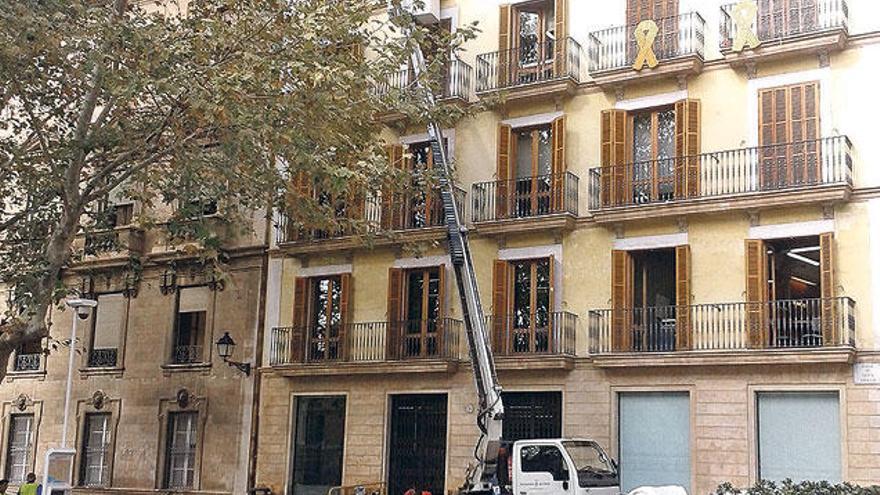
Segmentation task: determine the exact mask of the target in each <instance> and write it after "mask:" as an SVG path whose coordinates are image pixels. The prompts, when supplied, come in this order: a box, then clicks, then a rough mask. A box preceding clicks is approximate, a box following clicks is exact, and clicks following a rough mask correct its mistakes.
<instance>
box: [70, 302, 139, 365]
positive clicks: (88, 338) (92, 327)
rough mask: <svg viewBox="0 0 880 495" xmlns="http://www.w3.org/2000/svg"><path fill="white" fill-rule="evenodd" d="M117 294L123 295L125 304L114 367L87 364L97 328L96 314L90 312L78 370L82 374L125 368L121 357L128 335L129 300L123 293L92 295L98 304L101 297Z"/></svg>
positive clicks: (123, 353)
mask: <svg viewBox="0 0 880 495" xmlns="http://www.w3.org/2000/svg"><path fill="white" fill-rule="evenodd" d="M117 294H120V295H123V298H124V299H125V304H124V316H123V318H122V325H121V327H120V328H119V337H118V338H119V340H118V343H117V345H116V365H114V366H91V365H90V364H89V363H90V356H91V353H92V351H93V350H94V344H95V335H96V332H97V330H98V327H97V325H98V314H97V311H92V312H91V313H90V315H89V319H88V322H89V326H88V330H87V332H86V335H85V336H84V337H85V338H84V344H85V350H86V352H84V353H83V356H82V364H81V368H80V372H82V373H90V372H91V373H95V372H101V371H107V370H122V369H123V368H124V367H125V366H124V364H123V357H124V356H125V341H126V336H127V334H128V322H129V316H130V315H131V298H129V297H125V295H124V292H123V291H108V292H99V293H96V294H94V298H95V300H96V301H99V302H100V298H101V297H102V296H109V295H117Z"/></svg>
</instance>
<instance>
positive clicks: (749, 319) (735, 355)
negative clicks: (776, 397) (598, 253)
mask: <svg viewBox="0 0 880 495" xmlns="http://www.w3.org/2000/svg"><path fill="white" fill-rule="evenodd" d="M589 318H590V321H589V335H590V354H591V355H593V358H594V361H595V362H596V364H597V365H598V366H608V367H618V366H628V365H629V366H631V365H633V364H642V365H650V366H675V365H705V364H764V363H767V364H775V363H798V364H803V363H809V362H850V361H851V359H852V355H853V352H854V347H855V331H856V323H855V302H854V301H853V300H852V299H850V298H848V297H838V298H833V299H794V300H777V301H770V302H764V303H747V302H735V303H720V304H700V305H693V306H658V307H645V308H637V309H620V310H614V309H603V310H595V311H590V314H589Z"/></svg>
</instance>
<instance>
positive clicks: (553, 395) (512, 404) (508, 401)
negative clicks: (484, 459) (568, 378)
mask: <svg viewBox="0 0 880 495" xmlns="http://www.w3.org/2000/svg"><path fill="white" fill-rule="evenodd" d="M501 400H502V402H504V427H503V431H502V433H501V437H502V438H503V439H504V440H506V441H510V442H515V441H517V440H530V439H536V438H559V437H561V436H562V392H504V393H502V395H501Z"/></svg>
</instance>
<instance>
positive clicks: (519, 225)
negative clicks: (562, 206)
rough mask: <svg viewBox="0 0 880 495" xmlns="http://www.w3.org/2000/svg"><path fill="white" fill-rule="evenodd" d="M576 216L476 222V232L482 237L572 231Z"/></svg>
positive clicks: (558, 215)
mask: <svg viewBox="0 0 880 495" xmlns="http://www.w3.org/2000/svg"><path fill="white" fill-rule="evenodd" d="M575 223H576V219H575V216H574V215H572V214H570V213H557V214H555V215H545V216H538V217H525V218H511V219H504V220H490V221H486V222H475V223H474V230H476V231H477V233H479V234H481V235H504V234H522V233H528V232H540V231H547V230H572V229H573V228H574V227H575Z"/></svg>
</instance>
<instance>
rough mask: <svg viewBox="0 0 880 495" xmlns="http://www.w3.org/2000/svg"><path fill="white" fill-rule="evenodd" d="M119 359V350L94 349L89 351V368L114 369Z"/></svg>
mask: <svg viewBox="0 0 880 495" xmlns="http://www.w3.org/2000/svg"><path fill="white" fill-rule="evenodd" d="M118 359H119V349H109V348H108V349H92V350H90V351H89V361H88V363H89V368H113V367H115V366H116V365H117V364H118Z"/></svg>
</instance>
